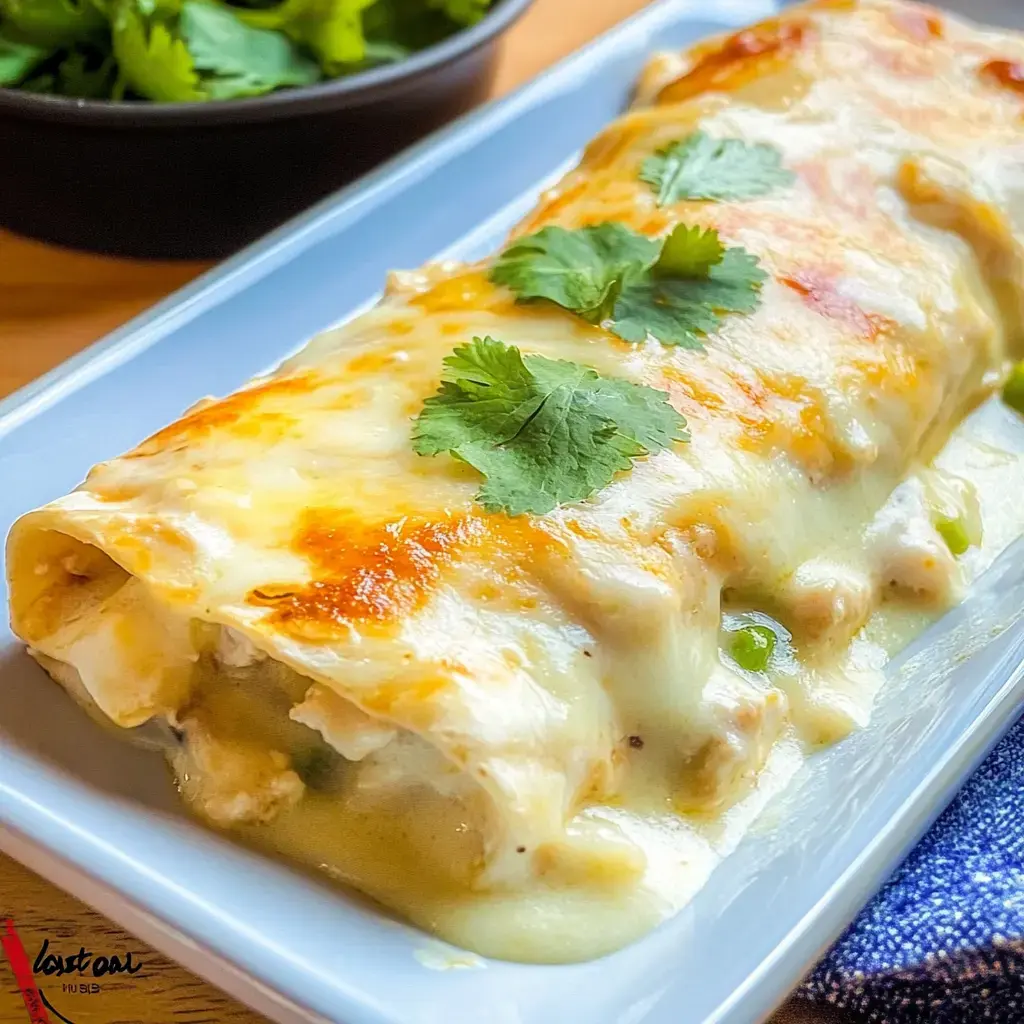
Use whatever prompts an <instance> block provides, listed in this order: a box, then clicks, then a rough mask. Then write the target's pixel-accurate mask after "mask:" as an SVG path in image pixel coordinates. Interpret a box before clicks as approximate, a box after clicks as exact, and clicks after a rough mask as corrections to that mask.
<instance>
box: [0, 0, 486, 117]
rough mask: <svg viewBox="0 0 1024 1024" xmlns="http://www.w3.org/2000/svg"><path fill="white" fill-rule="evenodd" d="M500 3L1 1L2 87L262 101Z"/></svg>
mask: <svg viewBox="0 0 1024 1024" xmlns="http://www.w3.org/2000/svg"><path fill="white" fill-rule="evenodd" d="M491 3H492V0H0V87H14V88H19V89H24V90H26V91H31V92H42V93H55V94H58V95H64V96H76V97H81V98H88V99H112V100H121V99H125V98H128V99H148V100H155V101H157V102H198V101H203V100H227V99H238V98H242V97H246V96H257V95H262V94H264V93H268V92H272V91H274V90H277V89H284V88H289V87H293V86H302V85H309V84H311V83H313V82H317V81H319V80H320V79H322V78H334V77H337V76H341V75H347V74H352V73H353V72H356V71H361V70H363V69H365V68H367V67H372V66H375V65H379V64H390V63H394V62H395V61H400V60H404V59H405V58H406V57H408V56H410V55H411V54H413V53H414V52H416V51H417V50H421V49H423V48H425V47H427V46H431V45H433V44H434V43H437V42H439V41H441V40H442V39H445V38H447V37H448V36H450V35H452V33H454V32H456V31H458V30H459V29H460V28H461V27H462V26H464V25H470V24H473V23H474V22H475V21H478V20H479V19H480V18H481V17H483V16H484V15H485V14H486V13H487V10H488V8H489V6H490V4H491Z"/></svg>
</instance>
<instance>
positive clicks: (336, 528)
mask: <svg viewBox="0 0 1024 1024" xmlns="http://www.w3.org/2000/svg"><path fill="white" fill-rule="evenodd" d="M486 534H487V523H486V521H485V519H484V518H483V517H480V516H473V515H468V514H459V515H450V516H446V517H445V518H443V519H438V520H420V521H416V520H412V519H410V518H407V517H403V518H401V519H395V520H393V521H391V522H387V523H381V524H376V525H367V524H366V523H364V522H361V521H360V520H359V519H357V518H356V517H354V516H352V515H351V514H349V513H347V512H344V511H339V510H337V509H310V510H308V511H307V512H306V513H305V514H304V515H303V517H302V521H301V523H300V525H299V528H298V530H297V532H296V534H295V537H294V539H293V541H292V545H291V546H292V549H293V550H294V551H296V552H297V553H298V554H301V555H303V556H305V557H306V558H307V559H308V560H309V561H310V563H311V564H312V566H313V568H314V577H315V578H314V579H313V581H312V582H311V583H304V584H298V585H294V586H291V585H270V586H267V587H261V588H258V589H256V590H254V591H252V592H251V593H250V595H249V601H250V603H252V604H258V605H265V606H269V607H271V608H273V609H274V618H275V619H276V620H277V621H278V622H281V623H294V624H297V625H301V624H303V623H306V624H311V625H313V626H318V625H319V626H325V625H326V626H330V625H342V624H384V623H388V622H393V621H395V620H396V619H398V618H400V617H401V616H403V615H406V614H408V613H409V612H411V611H413V610H414V609H415V608H417V607H418V606H419V605H420V604H421V603H422V602H423V600H424V599H425V598H426V596H427V595H428V594H429V592H430V591H431V590H432V589H433V588H434V587H435V586H436V585H437V583H438V581H439V580H440V579H441V576H442V574H443V572H444V570H445V569H446V568H447V567H448V566H449V565H450V564H451V562H452V561H453V560H454V558H455V557H456V555H457V554H458V552H459V551H460V550H464V549H465V548H466V547H468V546H471V545H475V544H479V543H480V542H481V541H482V540H483V538H484V537H485V535H486Z"/></svg>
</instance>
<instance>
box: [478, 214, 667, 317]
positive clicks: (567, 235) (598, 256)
mask: <svg viewBox="0 0 1024 1024" xmlns="http://www.w3.org/2000/svg"><path fill="white" fill-rule="evenodd" d="M658 251H659V245H658V242H657V241H655V240H654V239H651V238H647V237H646V236H645V235H639V234H637V233H636V232H635V231H630V229H629V228H627V227H626V226H625V225H623V224H618V223H616V222H615V221H609V222H606V223H604V224H596V225H593V226H592V227H585V228H580V229H579V230H578V231H567V230H566V229H565V228H559V227H546V228H541V230H540V231H538V232H537V233H536V234H533V235H527V236H526V237H525V238H521V239H519V240H518V241H515V242H513V243H512V244H511V245H510V246H509V247H508V248H507V249H505V251H504V252H503V253H502V254H501V256H499V257H498V260H497V262H496V263H495V265H494V267H493V268H492V270H491V280H492V281H494V282H495V283H496V284H503V285H506V286H507V287H509V288H510V289H511V290H512V291H514V292H515V293H516V297H517V298H518V299H520V300H521V301H528V300H531V299H547V300H548V301H550V302H554V303H557V304H558V305H559V306H562V307H563V308H565V309H568V310H570V311H572V312H573V313H577V314H578V315H579V316H582V317H583V318H584V319H585V320H589V321H590V322H591V323H600V322H601V321H602V320H604V319H605V318H606V317H607V316H608V315H609V313H610V312H611V306H612V305H614V301H615V298H616V296H617V295H618V293H619V291H620V290H621V289H622V287H623V285H624V284H625V283H626V282H627V281H629V280H630V279H632V278H634V277H636V276H637V275H639V274H640V273H642V272H643V271H644V269H646V267H647V266H649V265H650V264H651V263H652V262H653V261H654V260H655V259H656V258H657V255H658Z"/></svg>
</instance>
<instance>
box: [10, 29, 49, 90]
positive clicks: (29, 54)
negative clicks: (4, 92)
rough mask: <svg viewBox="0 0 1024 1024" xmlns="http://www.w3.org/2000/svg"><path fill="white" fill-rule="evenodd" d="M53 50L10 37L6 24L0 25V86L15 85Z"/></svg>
mask: <svg viewBox="0 0 1024 1024" xmlns="http://www.w3.org/2000/svg"><path fill="white" fill-rule="evenodd" d="M52 52H53V51H52V50H51V48H50V47H48V46H37V45H36V44H35V43H26V42H22V41H21V40H18V39H14V38H12V37H11V36H10V35H9V34H8V32H7V27H6V26H0V86H11V85H17V84H18V83H19V82H22V81H23V80H24V79H25V78H26V77H27V76H28V75H29V74H31V73H32V71H34V70H35V69H36V68H37V67H38V66H39V65H40V64H42V63H43V61H44V60H46V59H47V58H48V57H49V56H50V54H51V53H52Z"/></svg>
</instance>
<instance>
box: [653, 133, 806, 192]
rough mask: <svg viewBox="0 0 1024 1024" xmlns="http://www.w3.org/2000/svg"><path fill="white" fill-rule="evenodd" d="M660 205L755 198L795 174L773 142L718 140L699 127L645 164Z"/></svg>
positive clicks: (791, 178)
mask: <svg viewBox="0 0 1024 1024" xmlns="http://www.w3.org/2000/svg"><path fill="white" fill-rule="evenodd" d="M640 179H641V181H644V182H646V183H647V184H648V185H650V186H651V187H652V188H653V189H654V191H655V192H656V193H657V196H658V205H659V206H667V205H669V204H671V203H677V202H679V201H680V200H683V199H750V198H752V197H754V196H760V195H764V194H765V193H766V192H770V191H771V190H772V189H773V188H776V187H777V186H781V185H788V184H789V183H790V182H791V181H792V180H793V173H792V172H791V171H787V170H786V169H785V168H784V167H783V166H782V155H781V154H780V153H779V151H778V149H776V148H775V147H774V146H768V145H765V144H764V143H760V142H758V143H748V142H744V141H743V140H742V139H713V138H711V136H710V135H706V134H705V133H704V132H701V131H696V132H693V133H692V134H690V135H687V136H686V138H684V139H680V140H678V141H677V142H673V143H671V145H668V146H665V147H664V148H663V149H659V150H658V151H657V153H655V154H654V156H651V157H648V158H647V159H646V160H645V161H644V163H643V166H642V167H641V169H640Z"/></svg>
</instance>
